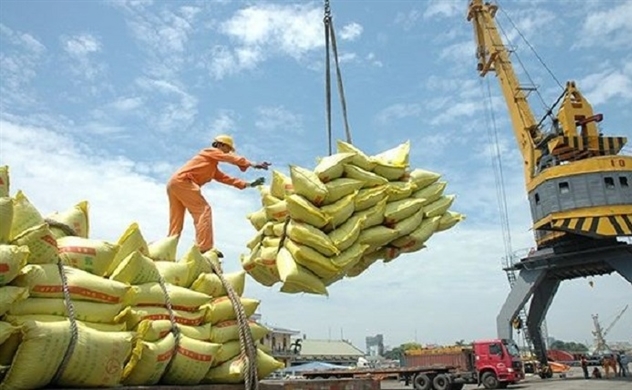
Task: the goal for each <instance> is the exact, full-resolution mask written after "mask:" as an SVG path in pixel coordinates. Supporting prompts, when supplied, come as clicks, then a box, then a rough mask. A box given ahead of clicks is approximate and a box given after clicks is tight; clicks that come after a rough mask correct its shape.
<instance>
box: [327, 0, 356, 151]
mask: <svg viewBox="0 0 632 390" xmlns="http://www.w3.org/2000/svg"><path fill="white" fill-rule="evenodd" d="M324 8H325V12H324V14H325V16H324V17H323V24H324V26H325V107H326V117H327V145H328V152H329V155H330V156H331V154H332V153H333V139H332V138H333V135H332V130H331V67H330V62H331V60H330V55H329V52H330V47H331V50H332V52H333V56H334V61H335V64H336V77H337V81H338V93H339V95H340V104H341V106H342V117H343V120H344V126H345V135H346V140H347V142H348V143H352V141H351V130H350V129H349V121H348V119H347V102H346V100H345V92H344V87H343V84H342V73H341V71H340V63H339V61H338V46H337V45H336V34H335V31H334V24H333V23H332V18H331V7H330V5H329V0H325V3H324Z"/></svg>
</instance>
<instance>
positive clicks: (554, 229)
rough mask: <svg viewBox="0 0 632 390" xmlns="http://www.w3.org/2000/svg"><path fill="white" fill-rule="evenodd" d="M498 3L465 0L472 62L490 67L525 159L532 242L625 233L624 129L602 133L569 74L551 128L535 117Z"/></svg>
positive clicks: (629, 171) (629, 215) (629, 224)
mask: <svg viewBox="0 0 632 390" xmlns="http://www.w3.org/2000/svg"><path fill="white" fill-rule="evenodd" d="M497 11H498V5H496V4H490V3H487V2H486V3H483V0H471V1H470V4H469V8H468V13H467V20H468V21H470V22H471V23H472V25H473V27H474V38H475V41H476V45H477V47H476V57H477V61H478V62H477V70H478V72H479V75H480V76H481V77H485V76H487V75H488V74H489V73H495V74H496V77H497V79H498V82H499V83H500V89H501V91H502V94H503V96H504V99H505V102H506V104H507V108H508V111H509V117H510V119H511V124H512V126H513V130H514V135H515V138H516V141H517V143H518V147H519V149H520V152H521V154H522V158H523V162H524V176H525V183H526V188H527V192H528V195H529V203H530V206H531V216H532V220H533V230H534V233H535V239H536V243H537V246H538V248H546V247H552V246H559V245H567V246H568V245H569V243H570V245H571V246H573V247H577V245H578V243H579V244H580V245H582V244H585V245H587V246H589V247H590V246H593V240H602V239H610V240H612V239H615V240H616V238H617V237H622V236H632V189H631V188H630V187H631V186H632V157H630V156H623V155H621V154H620V151H621V149H622V148H623V146H624V145H625V143H626V142H627V139H626V138H625V137H606V136H603V135H602V134H601V133H600V132H599V129H598V127H597V123H599V122H601V121H602V120H603V115H601V114H595V113H594V112H593V108H592V106H591V105H590V103H589V102H588V101H587V99H586V98H585V97H584V96H583V95H582V93H581V92H580V91H579V88H578V87H577V86H576V84H575V82H574V81H568V82H567V83H566V86H565V88H564V92H563V94H562V96H561V98H560V99H559V102H560V107H559V109H558V112H557V115H555V116H553V115H552V112H549V113H547V116H550V117H551V126H550V129H549V130H547V131H544V130H543V128H542V122H543V121H536V119H535V116H534V114H533V112H532V110H531V107H530V105H529V102H528V100H527V96H528V94H527V93H525V92H526V91H527V90H528V89H527V88H524V87H521V86H520V83H519V80H518V77H517V76H516V73H515V71H514V69H513V66H512V63H511V61H510V56H509V51H508V50H507V48H506V47H505V45H504V44H503V42H502V39H501V36H500V34H499V32H498V28H497V26H496V21H495V16H496V12H497Z"/></svg>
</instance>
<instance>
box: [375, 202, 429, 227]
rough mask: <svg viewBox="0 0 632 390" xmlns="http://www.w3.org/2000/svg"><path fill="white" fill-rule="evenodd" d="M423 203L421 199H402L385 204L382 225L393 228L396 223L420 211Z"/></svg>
mask: <svg viewBox="0 0 632 390" xmlns="http://www.w3.org/2000/svg"><path fill="white" fill-rule="evenodd" d="M422 204H423V201H422V200H421V199H415V198H410V199H402V200H396V201H395V202H389V203H387V204H386V210H384V223H385V224H386V225H388V226H393V225H394V224H396V223H397V222H399V221H401V220H404V219H406V218H408V217H410V216H412V215H413V214H415V213H416V212H417V211H419V210H420V209H421V206H422Z"/></svg>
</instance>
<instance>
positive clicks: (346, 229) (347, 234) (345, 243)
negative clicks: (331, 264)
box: [295, 216, 366, 258]
mask: <svg viewBox="0 0 632 390" xmlns="http://www.w3.org/2000/svg"><path fill="white" fill-rule="evenodd" d="M365 222H366V217H355V216H354V217H351V218H349V219H348V220H347V222H345V223H343V224H342V225H340V227H338V228H336V229H334V230H333V231H331V232H330V233H329V234H327V236H328V237H329V239H330V240H331V242H332V243H333V244H334V246H335V247H336V248H338V250H339V251H341V252H342V251H344V250H345V249H347V248H349V247H350V246H351V245H353V244H354V243H355V242H356V241H357V239H358V237H359V236H360V232H361V231H362V229H363V228H364V223H365ZM295 258H296V257H295Z"/></svg>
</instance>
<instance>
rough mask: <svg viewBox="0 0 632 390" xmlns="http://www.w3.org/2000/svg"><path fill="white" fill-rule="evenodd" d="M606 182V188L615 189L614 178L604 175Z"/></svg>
mask: <svg viewBox="0 0 632 390" xmlns="http://www.w3.org/2000/svg"><path fill="white" fill-rule="evenodd" d="M603 181H604V183H605V184H606V188H607V189H609V190H611V189H614V179H613V178H611V177H604V179H603Z"/></svg>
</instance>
